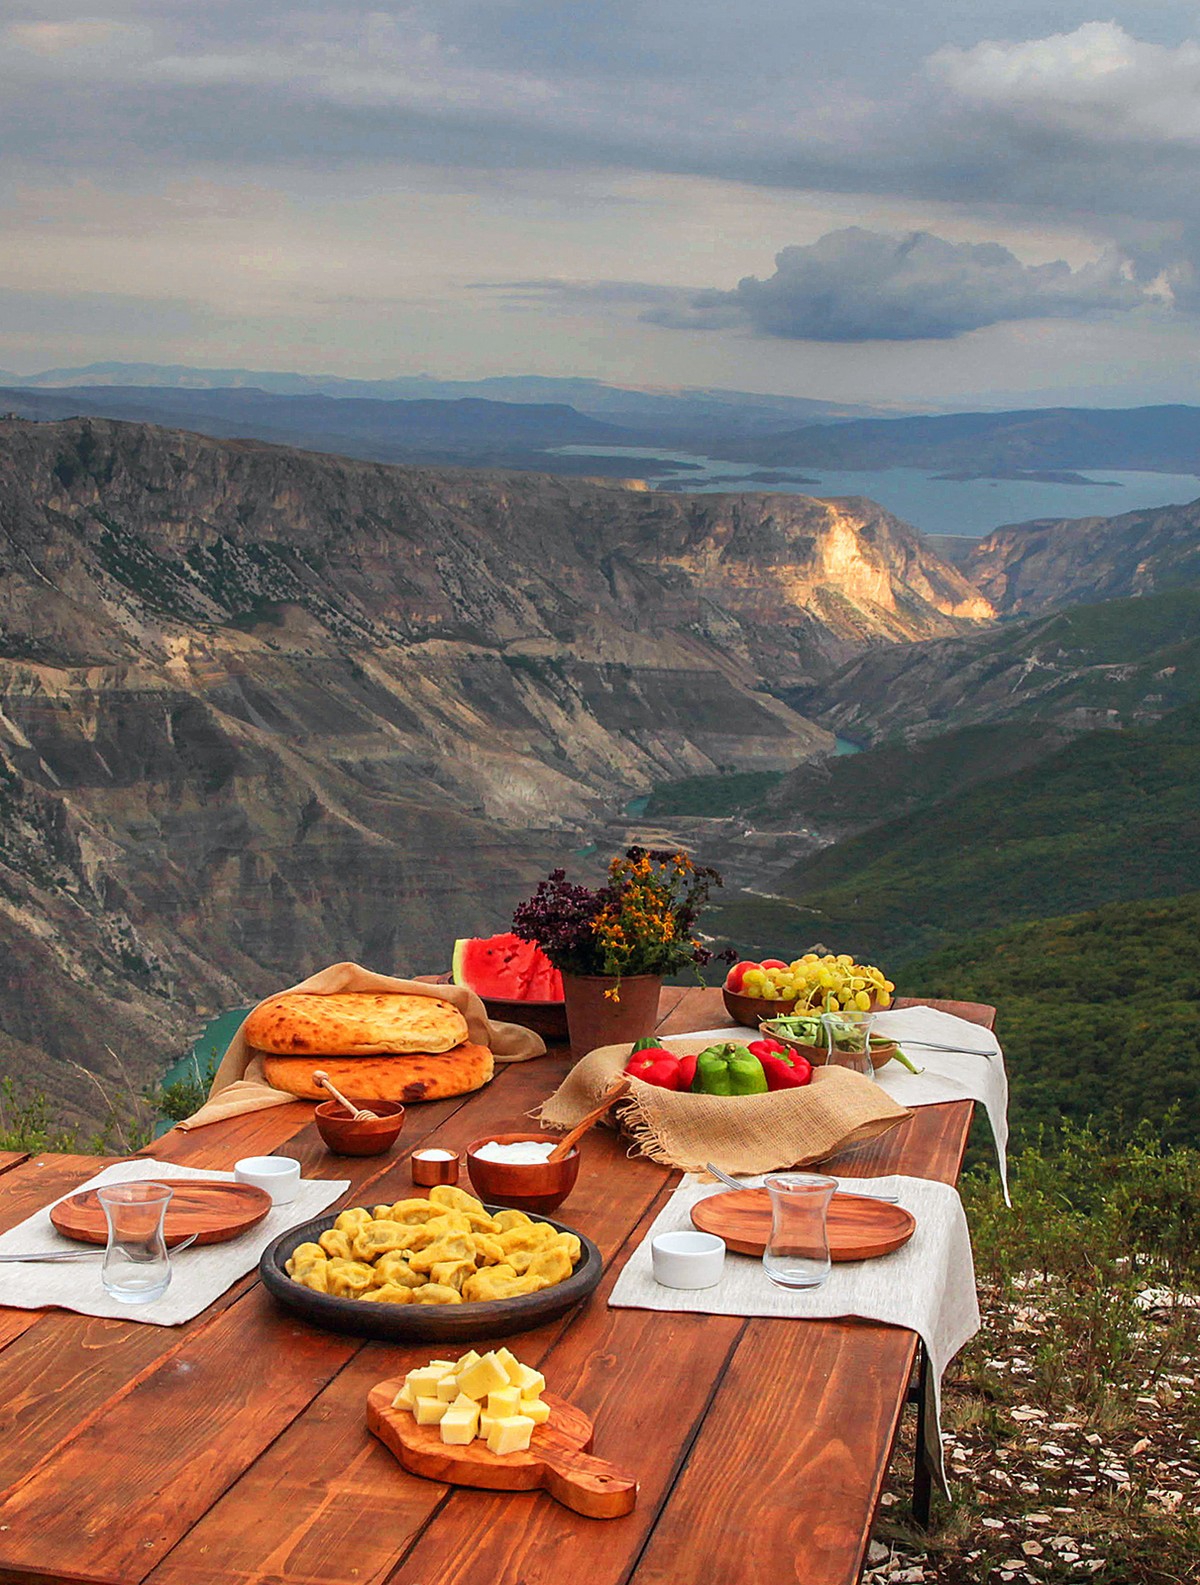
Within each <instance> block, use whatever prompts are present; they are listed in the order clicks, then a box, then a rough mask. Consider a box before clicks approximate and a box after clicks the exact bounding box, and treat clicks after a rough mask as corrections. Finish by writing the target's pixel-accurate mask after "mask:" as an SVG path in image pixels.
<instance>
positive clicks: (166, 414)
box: [0, 385, 638, 466]
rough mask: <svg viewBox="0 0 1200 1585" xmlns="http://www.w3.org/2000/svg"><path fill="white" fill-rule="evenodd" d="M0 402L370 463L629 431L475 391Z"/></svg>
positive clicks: (498, 460)
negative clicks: (451, 396) (429, 397)
mask: <svg viewBox="0 0 1200 1585" xmlns="http://www.w3.org/2000/svg"><path fill="white" fill-rule="evenodd" d="M0 411H9V412H13V413H16V414H18V415H19V416H20V417H22V418H31V419H57V418H76V417H80V416H82V415H85V414H91V415H94V416H96V417H102V418H115V419H121V420H124V421H126V422H131V423H152V424H160V425H164V426H167V427H172V428H183V429H190V430H194V431H195V432H197V433H199V434H204V435H212V436H214V437H216V438H218V439H234V438H240V437H242V436H253V437H254V438H255V439H256V440H267V441H272V442H275V443H277V444H282V445H289V446H301V447H305V448H308V449H310V450H314V451H329V452H334V453H336V454H337V455H339V456H352V457H362V458H365V459H367V460H370V461H378V462H432V463H441V462H451V463H453V462H459V463H466V462H469V463H472V464H474V465H476V466H489V465H492V466H494V465H500V464H505V463H509V464H511V465H520V464H522V463H524V464H525V465H527V466H528V465H533V464H535V463H537V462H538V461H540V460H542V459H543V448H545V447H549V446H564V445H586V444H592V445H601V446H604V445H628V444H630V443H632V442H634V441H636V440H637V438H638V437H637V436H636V435H632V434H628V433H626V431H624V430H621V429H617V428H615V427H614V426H613V425H611V424H605V423H601V422H600V421H599V420H597V419H594V418H588V417H586V416H585V415H584V414H582V413H577V412H576V411H575V410H574V408H571V407H565V406H561V405H559V406H545V405H542V406H537V405H534V404H532V403H516V402H485V401H481V400H479V399H478V398H475V397H470V398H463V399H461V400H458V401H423V402H418V401H382V400H376V399H374V398H370V399H368V398H364V397H343V398H338V397H333V396H320V395H309V396H280V395H274V394H271V393H268V392H266V391H258V390H240V389H224V388H222V389H215V390H176V389H173V388H158V387H150V386H147V387H144V386H115V385H114V386H82V387H76V388H71V389H63V390H57V389H56V390H50V389H47V390H44V391H30V390H21V389H0Z"/></svg>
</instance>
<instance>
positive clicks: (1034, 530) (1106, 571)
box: [955, 500, 1200, 615]
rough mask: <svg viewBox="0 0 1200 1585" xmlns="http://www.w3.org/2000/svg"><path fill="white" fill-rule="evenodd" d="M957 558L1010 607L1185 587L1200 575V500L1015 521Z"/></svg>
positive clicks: (1052, 605)
mask: <svg viewBox="0 0 1200 1585" xmlns="http://www.w3.org/2000/svg"><path fill="white" fill-rule="evenodd" d="M955 560H956V561H958V562H959V565H960V566H961V567H962V569H963V571H964V573H965V574H966V575H967V577H968V578H970V579H971V581H972V582H973V583H975V584H977V585H978V587H979V588H980V589H981V590H982V592H983V593H984V594H985V595H986V596H987V598H988V599H989V600H990V601H991V602H992V604H993V605H994V606H995V607H996V609H997V610H998V611H1000V612H1003V613H1005V614H1021V615H1024V614H1025V613H1033V612H1037V611H1052V610H1057V609H1058V608H1059V607H1061V606H1064V605H1073V604H1075V603H1076V602H1077V601H1094V600H1112V599H1119V598H1121V597H1123V596H1125V595H1142V594H1151V593H1153V592H1154V591H1156V590H1161V589H1171V588H1178V587H1179V586H1181V585H1183V584H1188V583H1197V582H1200V500H1197V501H1192V502H1190V503H1189V504H1188V505H1187V506H1163V507H1157V508H1155V509H1154V510H1152V511H1146V512H1125V513H1122V515H1121V516H1120V517H1076V518H1045V519H1039V520H1038V521H1036V522H1032V523H1015V524H1012V525H1008V526H1006V527H1004V528H998V529H997V530H996V531H995V533H994V534H989V535H988V537H987V538H986V539H983V540H980V542H979V544H978V545H977V546H976V547H975V548H974V550H973V551H972V552H971V553H970V554H969V555H967V556H966V557H965V558H959V557H958V556H956V557H955Z"/></svg>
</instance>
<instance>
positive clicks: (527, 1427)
mask: <svg viewBox="0 0 1200 1585" xmlns="http://www.w3.org/2000/svg"><path fill="white" fill-rule="evenodd" d="M532 1435H533V1421H532V1420H531V1419H530V1418H529V1416H528V1415H525V1414H514V1415H510V1416H509V1418H508V1419H507V1420H500V1421H497V1423H496V1424H495V1425H494V1426H493V1427H492V1429H491V1431H490V1432H489V1434H488V1439H487V1445H488V1449H489V1451H490V1452H492V1453H523V1452H524V1451H525V1449H526V1448H527V1447H528V1446H529V1438H530V1437H531V1436H532Z"/></svg>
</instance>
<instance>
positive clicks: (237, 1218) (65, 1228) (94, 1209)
mask: <svg viewBox="0 0 1200 1585" xmlns="http://www.w3.org/2000/svg"><path fill="white" fill-rule="evenodd" d="M166 1181H167V1186H168V1188H170V1189H171V1190H172V1194H171V1199H170V1202H169V1204H168V1205H167V1213H166V1217H165V1218H164V1221H163V1238H164V1239H165V1240H166V1244H167V1248H168V1249H170V1248H172V1247H173V1246H174V1245H176V1244H179V1243H182V1242H183V1240H184V1239H185V1238H192V1237H193V1236H194V1238H195V1241H196V1243H197V1244H224V1243H227V1242H228V1240H229V1239H231V1238H240V1237H241V1235H242V1234H243V1233H246V1232H249V1230H250V1229H251V1228H252V1227H256V1226H257V1225H258V1223H259V1222H261V1221H262V1219H263V1217H264V1216H266V1214H267V1212H268V1211H269V1210H270V1209H271V1196H270V1195H269V1194H268V1193H267V1191H266V1190H265V1189H259V1188H256V1187H255V1186H254V1185H253V1184H251V1183H228V1182H225V1181H223V1180H218V1179H210V1178H170V1179H168V1180H166ZM50 1220H51V1222H53V1224H54V1226H55V1227H56V1228H57V1229H58V1231H59V1232H60V1233H62V1234H63V1236H64V1237H65V1238H74V1239H76V1240H77V1241H78V1242H79V1243H81V1244H106V1243H107V1242H108V1221H107V1219H106V1217H105V1215H104V1207H103V1206H102V1205H101V1204H100V1201H99V1200H98V1199H97V1197H96V1190H95V1189H84V1190H83V1191H82V1192H81V1193H80V1194H73V1195H71V1197H70V1198H69V1199H67V1200H61V1201H60V1202H59V1203H58V1204H57V1205H55V1206H52V1207H51V1210H50Z"/></svg>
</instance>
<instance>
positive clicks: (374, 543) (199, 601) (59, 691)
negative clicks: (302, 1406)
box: [0, 419, 991, 1110]
mask: <svg viewBox="0 0 1200 1585" xmlns="http://www.w3.org/2000/svg"><path fill="white" fill-rule="evenodd" d="M0 564H2V568H3V579H2V581H0V801H2V802H3V812H4V817H5V818H4V820H3V822H2V832H3V838H2V840H3V851H2V852H0V898H2V899H3V907H2V909H0V938H2V942H3V950H4V954H5V961H6V963H7V965H8V969H7V972H6V976H5V977H4V979H3V982H2V983H0V1027H2V1028H3V1030H4V1034H3V1037H0V1061H2V1063H3V1067H4V1068H5V1069H6V1070H7V1071H9V1072H15V1073H26V1074H29V1073H36V1074H37V1076H38V1082H39V1083H40V1085H41V1086H42V1087H43V1088H44V1089H47V1090H48V1091H49V1092H50V1093H51V1096H52V1098H53V1099H54V1101H55V1102H56V1103H57V1104H58V1105H59V1106H60V1108H68V1109H69V1108H75V1109H76V1110H78V1109H80V1108H82V1107H86V1104H87V1103H86V1099H85V1084H86V1082H87V1081H85V1080H84V1079H83V1078H81V1076H80V1074H79V1073H78V1072H77V1071H76V1069H75V1068H74V1067H73V1066H72V1063H73V1062H82V1063H83V1065H84V1066H85V1067H86V1068H87V1069H88V1070H89V1071H93V1072H95V1073H97V1074H98V1075H99V1076H100V1077H101V1080H102V1082H108V1081H111V1080H114V1075H115V1073H116V1072H117V1071H118V1059H120V1060H121V1061H123V1062H124V1064H125V1066H126V1067H127V1068H128V1069H129V1071H131V1072H132V1073H133V1074H134V1075H136V1076H138V1077H148V1076H150V1075H151V1074H152V1073H153V1072H154V1071H160V1070H161V1068H162V1067H163V1066H164V1065H165V1062H166V1061H167V1060H169V1059H170V1058H171V1057H173V1056H174V1055H175V1054H176V1053H177V1052H178V1050H179V1049H180V1045H181V1042H182V1039H183V1037H184V1035H185V1033H188V1032H190V1031H191V1030H192V1029H193V1028H194V1026H195V1024H196V1022H197V1020H198V1019H199V1018H200V1017H201V1016H202V1015H203V1014H204V1013H205V1012H209V1011H213V1010H216V1009H218V1008H220V1007H222V1006H228V1005H231V1004H236V1003H238V1002H239V1001H242V1000H243V999H244V998H245V997H246V996H248V995H254V994H256V993H262V992H264V991H267V990H269V989H272V988H275V987H277V986H279V985H280V984H281V983H292V982H293V981H294V980H295V979H297V978H299V977H300V976H301V975H302V974H304V973H306V972H308V971H310V970H311V969H313V968H315V967H317V966H319V965H320V964H322V963H324V962H329V961H333V960H336V959H338V958H344V957H359V958H361V959H363V960H364V961H367V962H369V963H371V964H372V965H373V966H375V967H377V968H381V969H385V970H386V969H389V968H401V969H408V970H410V971H417V970H422V969H433V968H439V967H441V966H443V965H444V963H445V961H446V958H447V955H448V951H449V943H450V941H451V940H452V939H453V937H454V936H455V935H457V934H468V933H479V932H483V933H490V932H491V931H493V930H496V929H499V928H503V926H504V925H505V923H506V921H507V919H508V918H509V915H510V912H511V907H512V904H513V903H514V902H515V901H516V900H517V899H518V898H519V896H520V895H521V894H522V893H523V892H525V891H527V890H529V889H531V887H532V883H533V881H534V880H535V879H536V878H537V877H538V876H539V875H540V874H544V873H545V871H546V870H547V869H548V868H550V867H552V865H553V864H554V863H555V862H556V861H558V860H559V859H560V858H561V856H562V854H563V852H564V849H569V848H570V847H572V846H580V845H581V844H582V843H583V842H584V841H585V840H586V838H587V835H588V832H589V831H590V829H592V827H593V826H594V824H595V822H596V820H597V818H598V817H599V816H601V815H602V814H603V812H604V811H605V810H606V809H608V808H611V807H612V806H613V805H614V804H619V803H620V802H622V801H623V800H624V799H625V798H626V797H628V795H629V791H630V789H634V788H637V787H639V786H643V785H645V784H646V783H647V782H651V783H652V782H654V781H658V780H663V779H667V778H669V777H671V776H678V775H681V774H686V773H696V772H704V771H714V770H715V769H716V768H717V767H718V766H720V765H730V766H734V767H738V768H742V769H747V768H755V767H763V768H783V767H785V766H788V765H791V764H794V763H796V762H797V761H798V760H802V759H805V758H808V757H811V756H814V755H821V754H825V753H828V752H830V750H831V749H832V746H833V739H832V736H831V735H830V734H829V732H828V731H827V730H825V729H823V728H821V727H818V726H815V725H814V724H812V723H811V722H809V721H808V720H807V719H805V718H804V717H803V716H801V715H799V714H798V713H797V712H795V711H794V710H793V709H792V708H790V707H789V705H788V704H787V703H786V702H784V700H783V699H781V698H780V697H779V696H778V695H779V693H780V692H781V691H785V690H787V689H796V688H800V687H802V686H804V685H806V684H808V683H811V682H813V681H814V680H815V679H817V678H819V677H822V676H826V675H829V674H831V673H832V672H834V671H835V670H836V669H837V668H838V667H839V666H840V664H841V663H842V662H843V661H844V660H845V659H846V657H847V656H849V655H850V654H852V653H855V652H856V651H857V650H858V649H860V648H862V647H863V646H864V645H869V644H873V643H880V642H890V641H912V640H916V639H924V638H932V637H937V636H946V635H950V634H953V633H956V632H962V631H967V630H970V629H971V628H972V627H974V626H975V625H977V624H978V623H979V622H980V621H984V620H987V619H988V618H990V615H991V608H990V606H989V605H988V604H987V602H986V601H985V600H983V599H982V597H981V596H979V594H978V593H977V592H976V591H975V590H974V589H973V588H972V587H971V586H970V584H968V583H967V582H966V580H965V579H964V578H963V577H962V575H961V574H960V573H959V572H958V571H957V570H956V569H954V568H952V567H950V566H948V565H947V564H945V563H943V562H941V561H940V560H939V558H938V557H937V555H936V553H935V552H934V551H933V550H932V549H931V548H930V546H929V544H927V543H926V542H925V541H923V540H922V539H921V537H920V536H919V535H918V534H916V533H915V532H914V531H913V530H911V529H909V528H907V527H906V526H905V525H903V524H901V523H899V522H897V521H896V520H895V519H893V518H891V517H890V516H889V515H888V514H887V513H885V512H883V511H882V510H881V509H880V508H878V507H875V506H874V505H873V504H872V503H870V502H865V501H864V502H857V503H855V502H849V503H848V502H840V503H837V504H836V505H834V504H830V503H823V502H816V501H810V500H807V499H805V498H803V497H771V496H736V497H721V496H715V497H708V496H705V497H692V498H685V497H677V496H665V495H658V494H652V493H647V492H645V491H637V490H627V489H620V488H616V487H612V486H604V485H594V484H592V485H589V484H586V483H583V482H579V481H570V480H564V479H552V478H545V477H539V476H537V475H533V474H529V473H516V474H491V475H489V474H481V473H478V472H454V471H446V470H443V471H432V470H423V469H395V468H389V467H385V466H381V465H378V464H373V463H365V462H357V461H352V460H348V459H344V458H342V459H334V458H330V457H326V456H317V455H313V454H307V453H303V452H297V451H292V450H285V449H282V448H278V447H272V446H268V445H264V444H261V443H259V442H251V441H240V442H230V441H218V440H212V439H208V438H205V437H203V436H199V435H195V434H183V433H177V432H172V431H166V430H162V429H156V428H147V427H145V426H139V425H129V424H122V423H116V422H112V421H108V420H90V419H80V420H73V421H66V422H44V423H29V422H25V421H22V420H14V419H8V420H5V421H0ZM108 1048H111V1051H112V1052H113V1053H115V1054H116V1055H115V1056H111V1057H110V1056H109V1055H108V1054H107V1053H108Z"/></svg>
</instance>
